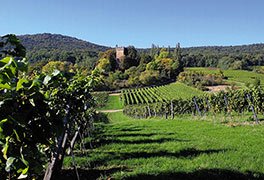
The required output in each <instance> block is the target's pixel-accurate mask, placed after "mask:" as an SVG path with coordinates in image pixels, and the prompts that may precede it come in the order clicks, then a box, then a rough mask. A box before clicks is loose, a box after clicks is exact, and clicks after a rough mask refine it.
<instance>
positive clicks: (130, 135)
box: [102, 133, 176, 138]
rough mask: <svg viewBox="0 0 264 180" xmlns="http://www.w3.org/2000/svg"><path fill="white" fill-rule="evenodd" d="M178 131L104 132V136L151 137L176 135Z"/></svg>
mask: <svg viewBox="0 0 264 180" xmlns="http://www.w3.org/2000/svg"><path fill="white" fill-rule="evenodd" d="M175 134H176V133H119V134H104V135H103V136H102V137H103V138H107V137H117V138H119V137H137V136H139V137H140V136H142V137H150V136H158V135H168V136H169V135H175Z"/></svg>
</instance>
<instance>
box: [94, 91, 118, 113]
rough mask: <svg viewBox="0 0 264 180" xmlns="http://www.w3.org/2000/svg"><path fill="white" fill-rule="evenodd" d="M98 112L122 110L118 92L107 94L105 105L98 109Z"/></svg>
mask: <svg viewBox="0 0 264 180" xmlns="http://www.w3.org/2000/svg"><path fill="white" fill-rule="evenodd" d="M98 111H99V112H105V113H112V112H120V111H123V104H122V102H121V101H120V93H114V94H109V97H108V101H107V103H106V105H105V106H104V107H102V108H99V109H98Z"/></svg>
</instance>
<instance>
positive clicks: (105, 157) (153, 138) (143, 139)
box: [64, 112, 264, 179]
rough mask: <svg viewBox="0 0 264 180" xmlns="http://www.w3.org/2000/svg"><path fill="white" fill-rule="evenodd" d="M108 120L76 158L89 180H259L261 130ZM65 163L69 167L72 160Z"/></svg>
mask: <svg viewBox="0 0 264 180" xmlns="http://www.w3.org/2000/svg"><path fill="white" fill-rule="evenodd" d="M108 117H109V119H110V123H109V124H98V125H97V130H98V132H99V133H98V135H97V137H96V138H95V139H94V140H93V145H94V147H95V148H94V149H88V150H87V151H86V153H85V154H81V153H79V154H78V151H77V156H76V157H75V160H76V162H77V164H78V166H79V167H80V168H88V169H86V171H87V172H86V175H87V176H88V175H89V176H90V177H93V178H94V179H96V178H101V179H106V178H107V177H111V178H114V179H177V178H178V179H254V178H256V179H263V178H264V175H263V173H264V163H263V160H264V151H263V149H264V143H263V139H264V128H263V126H239V127H229V126H226V125H222V124H219V123H212V122H211V121H202V120H195V118H193V117H192V116H186V117H180V118H178V119H175V120H165V119H140V120H137V119H132V118H130V117H127V116H125V115H123V114H122V113H121V112H118V113H109V114H108ZM87 146H88V144H87ZM64 164H65V167H70V166H71V158H66V159H65V162H64ZM84 174H85V173H84ZM93 178H92V179H93Z"/></svg>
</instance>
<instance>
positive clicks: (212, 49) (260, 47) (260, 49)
mask: <svg viewBox="0 0 264 180" xmlns="http://www.w3.org/2000/svg"><path fill="white" fill-rule="evenodd" d="M183 52H185V53H208V52H209V53H214V54H218V53H220V54H227V53H228V54H233V53H264V44H263V43H259V44H250V45H236V46H200V47H188V48H183Z"/></svg>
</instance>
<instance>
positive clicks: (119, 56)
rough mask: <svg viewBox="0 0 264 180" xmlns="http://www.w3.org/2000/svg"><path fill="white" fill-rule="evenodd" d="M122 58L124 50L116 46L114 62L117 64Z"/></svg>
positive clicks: (124, 54) (124, 53)
mask: <svg viewBox="0 0 264 180" xmlns="http://www.w3.org/2000/svg"><path fill="white" fill-rule="evenodd" d="M124 56H126V48H125V47H118V46H116V61H117V62H118V63H119V62H120V59H121V58H122V57H124Z"/></svg>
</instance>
